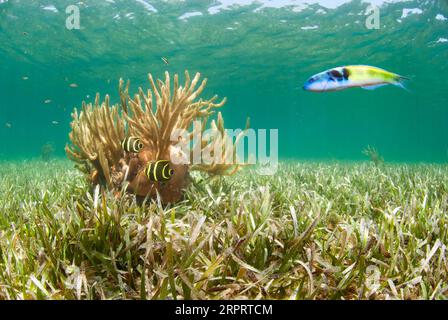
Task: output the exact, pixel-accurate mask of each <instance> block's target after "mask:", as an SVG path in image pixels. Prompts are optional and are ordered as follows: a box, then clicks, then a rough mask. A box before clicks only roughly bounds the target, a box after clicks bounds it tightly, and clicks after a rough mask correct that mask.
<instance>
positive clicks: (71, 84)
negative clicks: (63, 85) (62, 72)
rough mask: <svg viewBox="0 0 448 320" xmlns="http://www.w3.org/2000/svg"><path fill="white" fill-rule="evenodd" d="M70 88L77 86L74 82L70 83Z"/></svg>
mask: <svg viewBox="0 0 448 320" xmlns="http://www.w3.org/2000/svg"><path fill="white" fill-rule="evenodd" d="M70 88H78V85H77V84H76V83H70Z"/></svg>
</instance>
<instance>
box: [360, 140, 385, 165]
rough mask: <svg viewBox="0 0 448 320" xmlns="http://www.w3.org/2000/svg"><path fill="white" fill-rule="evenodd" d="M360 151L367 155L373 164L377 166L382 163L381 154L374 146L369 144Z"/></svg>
mask: <svg viewBox="0 0 448 320" xmlns="http://www.w3.org/2000/svg"><path fill="white" fill-rule="evenodd" d="M362 153H363V154H365V155H366V156H368V157H369V158H370V161H372V162H373V163H374V164H375V166H377V167H379V166H381V165H383V164H384V158H383V156H381V154H380V153H379V151H378V150H377V149H376V148H375V147H372V146H370V145H369V146H367V148H365V149H364V150H363V151H362Z"/></svg>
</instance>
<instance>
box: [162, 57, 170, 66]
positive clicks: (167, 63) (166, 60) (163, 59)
mask: <svg viewBox="0 0 448 320" xmlns="http://www.w3.org/2000/svg"><path fill="white" fill-rule="evenodd" d="M161 59H162V61H163V62H164V63H165V64H166V65H167V66H168V65H169V64H170V63H169V62H168V59H167V58H165V57H162V58H161Z"/></svg>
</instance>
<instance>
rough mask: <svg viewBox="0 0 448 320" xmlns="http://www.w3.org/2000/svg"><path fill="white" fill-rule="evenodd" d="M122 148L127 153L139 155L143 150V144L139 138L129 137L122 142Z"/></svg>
mask: <svg viewBox="0 0 448 320" xmlns="http://www.w3.org/2000/svg"><path fill="white" fill-rule="evenodd" d="M121 147H122V148H123V150H124V151H126V152H133V153H139V152H140V150H142V149H143V143H142V141H141V140H140V139H139V138H137V137H127V138H125V139H123V141H121Z"/></svg>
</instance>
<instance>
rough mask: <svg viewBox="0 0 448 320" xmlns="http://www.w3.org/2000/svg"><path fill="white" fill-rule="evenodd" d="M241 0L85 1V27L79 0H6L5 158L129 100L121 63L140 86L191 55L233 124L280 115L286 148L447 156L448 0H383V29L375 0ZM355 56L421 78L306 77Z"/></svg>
mask: <svg viewBox="0 0 448 320" xmlns="http://www.w3.org/2000/svg"><path fill="white" fill-rule="evenodd" d="M232 2H238V1H222V2H221V1H185V2H182V1H148V0H145V1H143V0H140V1H131V0H126V1H118V0H115V1H112V0H110V1H105V0H94V1H82V2H78V4H77V6H78V7H79V9H80V27H81V28H80V30H68V29H67V28H66V26H65V20H66V18H67V16H68V15H67V14H66V13H65V9H66V7H67V6H68V5H71V4H74V3H75V4H76V2H72V1H59V0H58V1H56V0H52V1H34V0H33V1H32V0H26V1H25V0H22V1H18V0H16V1H14V0H9V1H5V0H0V43H1V46H0V93H1V100H0V137H1V141H2V142H1V144H0V159H11V158H12V159H15V158H34V157H38V156H39V155H40V152H41V147H42V145H44V144H45V143H48V142H50V143H52V144H54V146H55V150H56V155H57V156H61V157H63V156H64V150H63V148H64V146H65V144H66V143H67V141H68V132H69V131H70V127H69V123H70V121H71V117H70V113H71V110H72V109H73V107H79V106H80V104H81V101H82V100H87V101H91V100H92V99H93V98H94V96H95V93H96V92H100V93H101V94H102V95H104V94H106V93H108V94H110V95H111V96H112V100H113V101H117V85H118V79H119V78H120V77H123V78H124V79H131V83H132V85H131V91H132V92H134V91H135V90H136V89H137V87H138V86H143V87H145V88H146V87H148V86H149V83H148V82H147V80H146V75H147V73H148V72H151V73H152V74H153V75H154V76H155V77H159V78H162V77H163V72H164V71H165V70H168V71H169V72H170V73H181V74H183V71H184V70H185V69H188V70H189V71H190V73H194V72H196V71H199V72H201V74H202V75H203V76H205V77H207V78H208V79H209V82H208V86H207V89H206V91H205V93H204V95H203V96H204V97H205V98H207V97H210V96H212V95H213V94H214V93H216V94H218V95H220V96H226V97H227V98H228V103H227V104H226V105H225V107H224V108H223V109H222V111H223V114H224V117H225V120H226V126H227V127H229V128H240V127H243V126H244V124H245V119H246V117H250V118H251V125H252V127H254V128H264V129H279V156H280V157H281V158H298V159H311V160H324V161H325V160H334V159H336V160H359V159H365V158H366V157H365V156H364V155H363V154H362V152H361V151H362V150H363V149H364V148H365V147H366V146H367V145H372V146H374V147H376V148H377V149H378V150H379V151H380V153H381V154H382V155H383V156H384V158H385V160H386V161H399V162H447V161H448V91H447V88H448V77H447V74H448V2H447V1H406V2H402V1H388V2H389V3H382V2H386V1H378V0H377V1H375V3H377V4H381V6H380V19H381V23H380V29H378V30H369V29H367V28H366V26H365V20H366V16H365V15H364V12H365V10H366V7H367V5H368V4H367V3H365V2H362V1H352V2H351V1H347V0H338V1H329V0H327V1H317V0H313V1H311V0H310V1H300V0H296V1H288V0H282V1H267V0H265V1H260V2H255V1H248V0H245V1H239V4H238V3H237V4H234V5H231V4H232ZM307 2H308V3H310V2H311V4H306V3H307ZM409 9H412V10H409ZM188 13H193V14H188ZM161 57H166V58H167V59H168V60H169V65H165V63H164V62H163V61H162V60H161ZM347 64H368V65H373V66H377V67H381V68H385V69H387V70H390V71H393V72H396V73H399V74H401V75H404V76H408V77H410V78H411V79H412V80H411V81H410V82H408V83H407V86H408V88H409V90H410V92H407V91H405V90H402V89H400V88H398V87H393V86H388V87H384V88H380V89H377V90H375V91H366V90H362V89H349V90H346V91H341V92H333V93H312V92H305V91H303V90H302V88H301V87H302V84H303V82H304V81H305V80H306V79H307V78H308V77H309V76H311V75H313V74H316V73H318V72H321V71H323V70H326V69H328V68H331V67H336V66H340V65H347ZM72 83H76V84H77V87H75V88H73V87H70V84H72ZM46 100H47V102H48V103H45V101H46ZM48 100H51V102H49V101H48Z"/></svg>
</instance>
